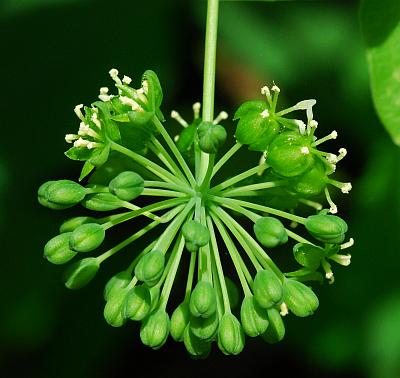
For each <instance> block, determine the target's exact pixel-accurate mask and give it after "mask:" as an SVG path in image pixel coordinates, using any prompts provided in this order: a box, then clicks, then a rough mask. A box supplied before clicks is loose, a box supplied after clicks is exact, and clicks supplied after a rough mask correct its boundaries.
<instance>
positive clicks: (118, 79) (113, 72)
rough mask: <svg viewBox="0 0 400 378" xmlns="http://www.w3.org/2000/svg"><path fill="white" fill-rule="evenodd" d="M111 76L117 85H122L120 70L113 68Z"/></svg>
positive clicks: (110, 72)
mask: <svg viewBox="0 0 400 378" xmlns="http://www.w3.org/2000/svg"><path fill="white" fill-rule="evenodd" d="M109 74H110V76H111V79H113V80H114V81H115V82H116V83H117V84H122V81H121V79H120V78H119V77H118V70H117V69H115V68H112V69H111V70H110V71H109Z"/></svg>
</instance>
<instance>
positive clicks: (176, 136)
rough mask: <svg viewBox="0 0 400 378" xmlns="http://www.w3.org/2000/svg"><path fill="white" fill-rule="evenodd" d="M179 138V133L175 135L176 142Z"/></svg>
mask: <svg viewBox="0 0 400 378" xmlns="http://www.w3.org/2000/svg"><path fill="white" fill-rule="evenodd" d="M178 140H179V134H178V135H175V136H174V142H175V143H176V142H177V141H178Z"/></svg>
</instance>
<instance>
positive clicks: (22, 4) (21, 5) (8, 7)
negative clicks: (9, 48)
mask: <svg viewBox="0 0 400 378" xmlns="http://www.w3.org/2000/svg"><path fill="white" fill-rule="evenodd" d="M83 1H87V0H18V1H15V0H3V1H2V4H1V7H0V10H1V11H2V13H4V14H7V15H8V14H14V13H17V12H21V11H22V12H23V11H29V10H32V9H34V8H40V7H48V6H58V5H63V4H70V3H77V2H80V3H82V2H83Z"/></svg>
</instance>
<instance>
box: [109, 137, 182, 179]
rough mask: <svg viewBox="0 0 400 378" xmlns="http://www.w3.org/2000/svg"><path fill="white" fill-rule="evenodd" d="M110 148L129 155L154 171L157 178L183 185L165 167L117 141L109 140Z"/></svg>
mask: <svg viewBox="0 0 400 378" xmlns="http://www.w3.org/2000/svg"><path fill="white" fill-rule="evenodd" d="M111 149H112V150H114V151H117V152H120V153H121V154H124V155H126V156H128V157H130V158H131V159H132V160H134V161H135V162H136V163H138V164H140V165H142V166H143V168H145V169H147V170H148V171H150V172H152V173H154V174H155V175H156V176H158V177H159V178H161V179H162V180H164V181H166V182H171V183H174V184H177V185H181V186H184V185H185V183H184V182H182V181H181V180H180V179H179V178H177V177H175V176H174V175H173V174H172V173H170V172H168V171H167V170H166V169H164V168H162V167H160V166H159V165H158V164H156V163H154V162H152V161H151V160H149V159H147V158H145V157H144V156H142V155H139V154H137V153H136V152H133V151H131V150H130V149H128V148H126V147H124V146H121V145H120V144H118V143H115V142H111Z"/></svg>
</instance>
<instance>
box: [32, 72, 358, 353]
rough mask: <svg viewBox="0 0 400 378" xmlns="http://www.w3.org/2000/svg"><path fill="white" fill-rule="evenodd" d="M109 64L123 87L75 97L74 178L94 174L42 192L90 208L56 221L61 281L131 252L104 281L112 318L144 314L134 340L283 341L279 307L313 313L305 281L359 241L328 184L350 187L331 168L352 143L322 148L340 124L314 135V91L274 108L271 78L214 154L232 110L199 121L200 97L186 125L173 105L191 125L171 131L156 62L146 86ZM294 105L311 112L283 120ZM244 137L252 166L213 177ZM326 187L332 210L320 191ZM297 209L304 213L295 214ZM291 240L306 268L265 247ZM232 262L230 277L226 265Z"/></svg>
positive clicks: (202, 344) (47, 201)
mask: <svg viewBox="0 0 400 378" xmlns="http://www.w3.org/2000/svg"><path fill="white" fill-rule="evenodd" d="M110 75H111V78H112V79H113V80H114V82H115V86H116V88H117V94H115V95H114V94H109V89H108V88H101V89H100V95H99V99H100V101H96V102H94V103H93V104H92V106H91V107H83V105H78V106H77V107H76V108H75V113H76V114H77V116H78V118H79V120H80V126H79V131H78V132H77V134H68V135H67V136H66V141H67V142H68V143H72V144H73V146H72V147H71V148H70V149H69V150H68V151H67V152H66V155H67V156H68V157H69V158H71V159H73V160H80V161H84V162H85V163H84V166H83V169H82V172H81V175H80V179H79V181H82V180H83V179H86V180H87V184H86V185H83V184H82V183H78V182H74V181H70V180H57V181H49V182H46V183H44V184H43V185H42V186H41V187H40V188H39V190H38V199H39V202H40V203H41V204H42V205H43V206H46V207H49V208H51V209H55V210H62V209H65V208H69V207H73V206H76V205H81V206H82V207H83V208H86V209H88V210H89V211H90V212H89V213H87V214H86V215H84V214H83V215H82V214H81V215H79V216H76V217H74V218H70V219H67V220H66V221H65V222H64V223H62V225H61V226H60V233H59V235H57V236H55V237H54V238H52V239H51V240H50V241H49V242H47V244H46V245H45V247H44V256H45V257H46V258H47V260H48V261H50V262H51V263H54V264H65V263H68V262H70V261H71V260H73V259H75V258H77V260H76V261H74V262H72V263H71V265H70V266H69V268H68V269H67V271H66V278H65V285H66V287H67V288H69V289H79V288H81V287H84V286H85V285H86V284H88V283H89V282H90V281H91V280H92V279H93V278H94V277H95V276H96V273H97V272H98V270H99V269H100V267H101V266H102V265H103V264H106V261H107V260H108V259H109V258H111V257H112V256H113V255H115V254H116V253H119V252H120V251H121V250H125V254H126V255H127V256H129V258H130V262H129V263H128V266H126V267H125V269H123V270H121V271H120V272H116V273H115V274H114V275H113V276H112V277H111V279H110V280H109V281H108V283H107V284H106V286H105V290H104V299H105V301H106V304H105V307H104V317H105V319H106V321H107V322H108V323H109V324H110V325H112V326H114V327H120V326H122V325H123V324H124V323H125V322H127V321H128V320H133V321H139V322H141V329H140V338H141V340H142V342H143V343H144V344H145V345H148V346H150V347H152V348H154V349H158V348H160V347H161V346H162V345H163V344H164V343H165V341H166V340H167V338H168V336H169V335H171V337H172V338H173V339H174V340H176V341H179V342H183V344H184V345H185V347H186V349H187V351H188V352H189V353H190V355H192V356H193V357H195V358H203V357H206V356H207V355H208V354H209V352H210V350H211V345H212V342H213V341H216V343H217V345H218V348H219V349H220V350H221V351H222V352H223V353H225V354H238V353H240V352H241V351H242V349H243V347H244V344H245V335H247V336H249V337H256V336H261V337H262V338H263V339H265V340H266V341H267V342H277V341H280V340H281V339H282V338H283V337H284V334H285V326H284V322H283V317H284V316H285V315H287V314H288V313H292V314H294V315H296V316H300V317H305V316H309V315H312V314H313V313H314V312H315V311H316V309H317V308H318V305H319V301H318V297H317V296H316V294H315V293H314V291H313V290H312V288H311V287H310V286H309V285H307V284H306V282H310V281H317V282H318V281H320V282H322V281H323V274H324V275H325V277H326V279H328V280H329V282H331V283H332V282H333V278H334V277H333V273H332V269H331V262H332V261H333V262H336V263H338V264H340V265H343V266H347V265H349V264H350V255H347V254H343V253H342V250H344V249H346V248H348V247H350V246H351V245H352V244H353V239H350V240H349V241H345V237H346V232H347V224H346V222H345V221H344V220H343V219H341V218H340V217H338V216H337V215H332V214H333V213H336V212H337V207H336V205H335V204H334V203H333V202H332V199H331V196H330V193H329V191H328V188H327V185H333V186H334V187H338V188H339V189H341V191H342V192H343V193H348V191H349V190H350V189H351V185H350V184H349V183H341V182H338V181H336V180H334V179H331V178H330V177H329V176H331V175H332V174H333V173H334V171H335V167H336V164H337V163H338V162H339V161H340V160H341V159H342V158H343V157H344V156H345V154H346V150H345V149H341V150H340V151H339V154H338V155H334V154H331V153H327V152H323V151H320V150H319V149H318V148H319V146H320V145H321V144H322V143H323V142H326V141H327V140H329V139H334V138H336V137H337V133H336V132H332V133H331V134H330V135H328V136H327V137H324V138H321V139H317V138H316V136H315V130H316V128H317V125H318V124H317V122H316V121H315V120H314V119H313V112H312V108H313V106H314V105H315V100H306V101H301V102H299V103H297V104H296V105H294V106H292V107H290V108H288V109H283V110H279V111H278V110H277V103H278V96H279V92H280V90H279V88H278V87H277V86H276V85H274V86H273V87H272V88H271V89H269V88H268V87H264V88H263V89H262V94H263V95H264V96H265V98H266V100H255V101H249V102H246V103H244V104H243V105H241V106H240V107H239V108H238V110H237V112H236V114H235V116H234V120H238V123H237V127H236V133H235V137H236V143H235V144H234V145H233V146H232V147H231V148H230V149H228V150H227V151H226V152H225V154H223V155H222V156H220V158H219V160H217V159H216V156H217V155H218V151H219V150H220V149H221V147H222V146H223V144H224V142H225V140H226V138H227V131H226V129H225V128H224V127H223V126H222V125H220V123H221V122H222V121H225V120H227V119H228V115H227V113H226V112H221V113H220V114H219V116H218V117H217V118H216V119H215V120H213V121H205V120H203V119H202V118H201V117H200V110H201V106H200V103H195V104H194V105H193V111H194V120H193V121H192V122H191V123H188V122H186V121H185V120H184V119H183V118H182V117H181V116H180V115H179V114H178V113H177V112H176V111H173V112H172V114H171V116H172V118H173V119H175V120H177V121H178V122H179V123H180V124H181V125H182V127H183V130H182V132H181V133H180V134H179V135H177V136H176V137H175V138H171V136H170V135H169V133H168V132H167V130H166V128H165V127H164V125H163V122H164V117H163V115H162V113H161V111H160V105H161V102H162V96H163V95H162V90H161V86H160V83H159V81H158V78H157V76H156V74H155V73H154V72H152V71H146V72H145V74H144V75H143V78H142V82H141V88H139V89H134V88H132V87H131V86H130V84H131V82H132V80H131V79H130V78H129V77H127V76H124V77H123V79H122V80H121V79H120V78H119V76H118V71H117V70H115V69H113V70H111V71H110ZM271 93H272V94H271ZM82 110H83V111H82ZM299 110H304V111H306V117H307V120H306V122H304V121H302V120H298V119H293V118H288V115H289V114H290V113H292V112H295V111H299ZM244 146H247V147H248V149H249V150H250V151H255V164H254V166H253V167H250V168H249V169H247V170H245V171H244V172H238V173H236V174H234V175H232V174H231V175H230V176H231V177H228V178H225V179H218V180H217V179H216V178H217V177H220V176H222V174H223V172H224V169H223V168H225V167H226V166H225V164H226V163H227V162H228V161H229V160H230V158H231V157H232V156H233V155H235V154H236V153H238V152H239V151H240V150H241V149H243V148H244ZM260 153H261V159H260V158H259V154H260ZM217 173H218V174H217ZM322 193H324V194H325V197H326V200H327V203H328V205H329V208H328V209H324V208H323V205H322V204H321V203H319V202H316V201H315V198H314V197H316V196H319V195H320V194H322ZM159 197H161V199H159ZM302 208H304V210H307V211H308V213H309V215H308V216H306V217H303V216H300V215H298V214H296V212H297V210H298V209H300V210H301V209H302ZM310 211H311V214H310ZM99 212H100V213H103V214H104V213H106V214H105V215H104V216H98V215H96V214H98V213H99ZM330 213H332V214H330ZM133 220H135V221H134V222H133V223H132V227H133V228H135V227H136V230H135V232H133V233H132V235H130V236H129V237H128V238H126V239H125V240H123V241H121V242H120V243H118V244H117V245H115V246H113V247H112V248H109V249H107V250H105V251H101V252H97V251H99V250H101V248H102V246H103V245H104V244H105V243H104V241H105V239H106V234H108V233H109V232H112V230H113V229H114V228H115V227H116V226H118V225H119V224H122V223H125V222H132V221H133ZM248 222H251V224H252V229H251V228H250V229H249V227H248ZM298 225H302V226H304V228H303V230H301V231H300V233H301V234H298V233H295V232H294V231H293V228H294V226H298ZM138 226H140V227H138ZM153 230H154V231H153ZM156 230H160V232H158V234H157V233H156ZM146 235H147V236H148V235H151V238H148V239H150V240H147V242H146V244H144V245H145V247H144V248H143V249H139V250H138V248H137V244H135V242H136V241H137V240H138V239H140V238H145V237H146ZM290 243H292V246H291V247H290V250H292V251H293V257H294V259H295V261H296V262H297V263H298V264H299V269H297V270H295V271H290V272H286V273H284V272H283V271H282V270H281V268H280V267H278V265H277V264H276V263H275V262H274V261H273V259H272V258H271V257H270V256H269V254H268V252H269V250H270V249H273V248H276V247H278V246H283V245H287V244H290ZM279 251H280V252H279V253H285V252H284V248H281V249H279ZM230 266H233V268H234V269H235V270H236V273H237V274H236V277H231V278H230V277H228V276H227V275H226V272H227V271H228V270H230ZM184 267H188V268H187V270H186V271H184V270H185V269H184ZM178 272H179V274H182V275H185V276H186V287H185V290H184V293H182V294H174V295H175V296H176V295H182V297H181V304H180V305H179V306H178V307H177V308H175V309H171V308H170V306H169V298H170V296H171V293H172V288H173V284H174V281H175V278H176V276H177V274H178ZM321 272H322V273H323V274H321ZM176 292H177V293H180V291H179V290H177V291H176Z"/></svg>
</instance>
